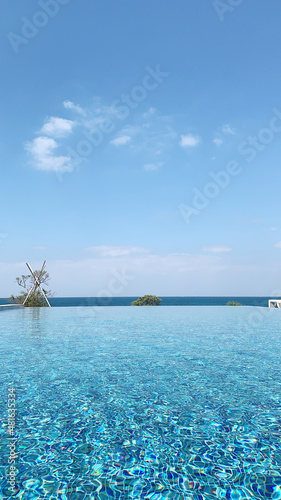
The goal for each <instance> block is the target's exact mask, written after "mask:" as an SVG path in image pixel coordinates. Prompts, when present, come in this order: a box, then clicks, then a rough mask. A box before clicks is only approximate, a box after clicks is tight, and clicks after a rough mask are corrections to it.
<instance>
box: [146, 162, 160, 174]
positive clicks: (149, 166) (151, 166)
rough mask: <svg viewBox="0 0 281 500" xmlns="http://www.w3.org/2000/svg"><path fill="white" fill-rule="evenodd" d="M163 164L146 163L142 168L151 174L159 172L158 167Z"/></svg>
mask: <svg viewBox="0 0 281 500" xmlns="http://www.w3.org/2000/svg"><path fill="white" fill-rule="evenodd" d="M162 165H164V163H163V162H162V161H158V162H156V163H146V164H145V165H144V166H143V168H144V170H147V171H148V172H152V171H155V170H159V168H160V167H162Z"/></svg>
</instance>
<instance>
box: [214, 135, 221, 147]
mask: <svg viewBox="0 0 281 500" xmlns="http://www.w3.org/2000/svg"><path fill="white" fill-rule="evenodd" d="M213 143H214V144H215V145H216V146H221V145H222V144H223V140H222V139H219V138H218V137H216V138H215V139H213Z"/></svg>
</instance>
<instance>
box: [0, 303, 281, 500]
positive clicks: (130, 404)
mask: <svg viewBox="0 0 281 500" xmlns="http://www.w3.org/2000/svg"><path fill="white" fill-rule="evenodd" d="M0 329H1V336H0V348H1V355H0V362H1V375H0V377H1V396H2V397H1V419H2V427H1V433H2V434H1V441H0V442H1V444H0V448H1V449H0V455H1V463H0V464H1V474H2V480H1V488H0V499H6V498H12V497H15V498H20V499H22V500H25V499H43V498H49V499H62V500H67V499H73V500H78V499H79V500H80V499H92V500H106V499H135V500H166V499H167V500H168V499H175V500H204V499H217V498H228V499H233V500H239V499H246V498H249V499H265V498H272V499H279V498H280V499H281V444H280V437H281V395H280V391H281V367H280V358H281V356H280V353H281V311H280V310H269V309H261V308H251V307H200V306H197V307H184V306H181V307H172V306H170V307H163V306H160V307H140V308H138V307H135V308H133V307H132V308H130V307H99V308H91V307H85V308H79V307H74V308H55V309H47V308H46V309H45V308H43V309H20V310H11V311H5V312H1V313H0ZM11 391H14V394H15V410H16V411H15V414H16V417H15V433H14V436H13V438H12V436H10V435H9V434H8V432H7V429H8V394H10V392H11ZM11 439H14V443H15V448H16V453H17V455H18V456H17V458H16V459H15V467H16V473H15V489H14V491H11V489H9V488H10V484H11V483H8V478H9V477H10V476H9V473H10V466H11V465H10V463H9V455H10V449H11V448H10V447H9V445H10V442H11Z"/></svg>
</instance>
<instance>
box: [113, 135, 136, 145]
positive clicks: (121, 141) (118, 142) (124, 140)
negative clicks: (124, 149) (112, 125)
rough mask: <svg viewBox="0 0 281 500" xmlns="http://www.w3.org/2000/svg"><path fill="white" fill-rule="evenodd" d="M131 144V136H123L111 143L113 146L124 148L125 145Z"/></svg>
mask: <svg viewBox="0 0 281 500" xmlns="http://www.w3.org/2000/svg"><path fill="white" fill-rule="evenodd" d="M129 142H131V137H130V136H129V135H121V136H118V137H115V139H113V140H112V141H110V144H112V145H113V146H116V147H119V146H124V145H125V144H128V143H129Z"/></svg>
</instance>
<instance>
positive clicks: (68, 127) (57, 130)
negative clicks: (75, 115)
mask: <svg viewBox="0 0 281 500" xmlns="http://www.w3.org/2000/svg"><path fill="white" fill-rule="evenodd" d="M74 125H75V122H73V121H72V120H66V119H65V118H59V117H56V116H52V117H51V118H49V119H48V120H47V121H46V123H44V125H43V127H42V128H41V130H40V132H39V133H40V134H43V135H49V136H51V137H65V136H67V135H69V134H71V132H72V129H73V127H74Z"/></svg>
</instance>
